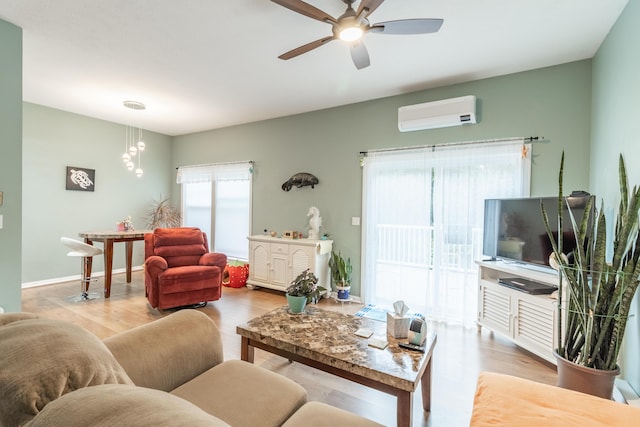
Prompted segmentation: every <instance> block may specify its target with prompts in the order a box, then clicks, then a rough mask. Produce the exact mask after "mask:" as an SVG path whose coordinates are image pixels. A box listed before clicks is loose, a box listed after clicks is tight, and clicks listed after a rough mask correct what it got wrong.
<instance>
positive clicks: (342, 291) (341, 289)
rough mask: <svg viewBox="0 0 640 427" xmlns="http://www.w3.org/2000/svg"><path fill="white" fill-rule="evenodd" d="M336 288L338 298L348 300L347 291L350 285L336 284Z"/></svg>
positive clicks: (348, 291)
mask: <svg viewBox="0 0 640 427" xmlns="http://www.w3.org/2000/svg"><path fill="white" fill-rule="evenodd" d="M336 290H337V291H338V295H337V296H338V299H342V300H348V299H349V293H350V292H351V286H336Z"/></svg>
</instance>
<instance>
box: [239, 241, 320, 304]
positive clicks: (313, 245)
mask: <svg viewBox="0 0 640 427" xmlns="http://www.w3.org/2000/svg"><path fill="white" fill-rule="evenodd" d="M248 239H249V278H248V279H247V284H248V285H249V286H250V287H251V286H254V287H255V286H258V287H263V288H270V289H276V290H279V291H285V290H286V289H287V286H289V284H290V283H291V281H292V280H293V279H295V278H296V276H297V275H298V274H300V273H301V272H302V271H304V270H306V269H307V268H308V269H309V270H311V272H312V273H313V274H315V275H316V277H317V278H318V285H320V286H323V287H324V288H326V289H331V276H330V273H329V257H330V256H331V249H332V246H333V241H332V240H312V239H283V238H279V237H270V236H249V237H248Z"/></svg>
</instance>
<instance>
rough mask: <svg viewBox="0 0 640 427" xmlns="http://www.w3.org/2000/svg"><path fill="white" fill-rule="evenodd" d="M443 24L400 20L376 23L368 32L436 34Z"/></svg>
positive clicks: (440, 20)
mask: <svg viewBox="0 0 640 427" xmlns="http://www.w3.org/2000/svg"><path fill="white" fill-rule="evenodd" d="M443 22H444V20H443V19H428V18H425V19H400V20H398V21H387V22H378V23H377V24H373V25H372V26H371V28H370V29H369V31H371V32H372V33H382V34H427V33H435V32H437V31H438V30H439V29H440V27H441V26H442V23H443Z"/></svg>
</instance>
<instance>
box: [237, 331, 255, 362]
mask: <svg viewBox="0 0 640 427" xmlns="http://www.w3.org/2000/svg"><path fill="white" fill-rule="evenodd" d="M253 351H254V347H253V346H252V345H249V338H247V337H242V344H241V346H240V359H241V360H244V361H246V362H250V363H253Z"/></svg>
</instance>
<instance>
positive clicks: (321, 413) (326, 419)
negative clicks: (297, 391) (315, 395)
mask: <svg viewBox="0 0 640 427" xmlns="http://www.w3.org/2000/svg"><path fill="white" fill-rule="evenodd" d="M339 426H349V427H383V426H382V424H378V423H376V422H373V421H371V420H369V419H367V418H363V417H361V416H359V415H356V414H352V413H351V412H347V411H344V410H342V409H339V408H336V407H333V406H330V405H327V404H326V403H322V402H307V403H305V405H304V406H303V407H302V408H300V409H299V410H298V411H296V413H295V414H293V415H292V416H291V418H289V419H288V420H287V422H286V423H284V424H283V425H282V427H339Z"/></svg>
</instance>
